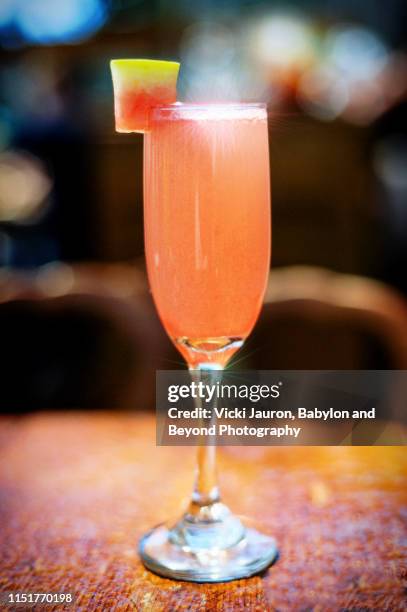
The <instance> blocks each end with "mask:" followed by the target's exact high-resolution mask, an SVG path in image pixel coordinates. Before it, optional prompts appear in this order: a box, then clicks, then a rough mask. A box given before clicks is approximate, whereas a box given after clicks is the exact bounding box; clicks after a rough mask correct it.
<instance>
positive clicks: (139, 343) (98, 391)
mask: <svg viewBox="0 0 407 612" xmlns="http://www.w3.org/2000/svg"><path fill="white" fill-rule="evenodd" d="M0 337H1V348H2V354H3V359H2V385H1V393H0V410H2V411H7V412H19V411H27V410H36V409H59V408H85V409H86V408H97V409H104V408H106V409H112V408H118V409H138V410H142V409H152V408H154V405H155V401H154V392H155V370H156V369H159V368H161V369H170V368H176V367H178V365H177V364H175V365H174V363H173V359H174V358H175V359H178V361H179V362H180V361H181V360H180V358H178V357H177V355H176V352H175V349H174V348H173V347H172V344H171V343H170V341H169V340H168V338H167V337H166V335H165V333H164V331H163V329H162V327H161V325H160V324H159V322H158V320H157V316H156V314H155V310H154V307H153V305H152V302H151V298H150V296H149V293H148V291H147V285H146V280H145V274H144V271H143V270H140V269H138V268H137V267H136V266H130V265H128V266H126V265H98V264H91V265H78V266H75V267H71V266H68V265H66V264H58V265H53V266H45V267H43V268H41V269H39V271H38V272H37V273H35V274H33V275H32V276H30V275H27V274H21V273H20V274H18V273H7V272H3V273H2V275H1V276H0Z"/></svg>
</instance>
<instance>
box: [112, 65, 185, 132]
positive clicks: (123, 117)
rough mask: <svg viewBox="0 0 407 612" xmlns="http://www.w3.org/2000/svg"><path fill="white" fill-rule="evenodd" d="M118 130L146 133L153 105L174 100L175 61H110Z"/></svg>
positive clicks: (175, 84)
mask: <svg viewBox="0 0 407 612" xmlns="http://www.w3.org/2000/svg"><path fill="white" fill-rule="evenodd" d="M110 68H111V71H112V78H113V91H114V111H115V118H116V130H117V131H118V132H147V131H148V129H149V117H150V112H151V109H152V108H154V106H159V105H162V104H172V103H174V102H175V101H176V99H177V78H178V71H179V63H178V62H164V61H159V60H147V59H116V60H112V61H111V62H110Z"/></svg>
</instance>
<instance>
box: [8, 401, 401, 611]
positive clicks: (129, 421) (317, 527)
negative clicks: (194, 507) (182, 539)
mask: <svg viewBox="0 0 407 612" xmlns="http://www.w3.org/2000/svg"><path fill="white" fill-rule="evenodd" d="M219 463H220V471H221V484H222V490H223V493H224V499H225V501H226V502H227V503H229V505H231V506H232V508H233V509H234V510H235V511H236V512H239V513H240V514H246V515H250V516H251V517H253V518H255V519H259V520H260V521H262V522H263V523H264V524H265V525H266V526H267V527H268V528H269V529H270V530H271V531H272V532H273V533H274V534H275V537H276V538H277V540H278V543H279V547H280V552H281V557H280V559H279V561H278V562H277V564H276V565H275V566H273V567H272V568H271V569H270V570H269V571H268V572H266V573H265V574H264V575H263V576H261V577H255V578H251V579H248V580H240V581H236V582H232V583H228V584H218V585H198V584H188V583H182V582H174V581H171V580H166V579H163V578H159V577H158V576H155V575H153V574H151V573H150V572H148V571H146V570H145V569H144V568H143V566H142V565H141V563H140V561H139V559H138V556H137V553H136V542H137V540H138V538H139V537H140V535H141V534H142V533H143V532H144V531H145V530H146V529H147V528H149V527H150V526H152V525H154V524H156V523H158V522H159V521H161V520H162V519H166V518H168V517H170V516H175V515H176V514H177V513H178V512H179V510H180V505H181V504H182V503H185V501H186V499H187V496H188V494H189V491H190V489H191V484H192V478H193V466H194V449H192V448H164V447H162V448H156V447H155V424H154V418H153V417H152V416H150V415H129V414H124V415H123V414H110V413H59V414H57V413H47V414H44V413H43V414H37V415H29V416H25V417H20V418H8V417H3V418H2V421H1V426H0V467H1V475H0V496H1V497H0V500H1V505H0V514H1V516H0V519H1V522H0V532H1V568H0V582H1V589H0V591H2V592H3V591H20V592H21V591H23V592H26V591H35V592H48V591H53V592H56V591H64V592H72V593H74V594H75V595H76V602H75V604H74V606H73V608H72V607H70V608H68V607H66V609H70V610H72V609H74V610H98V611H99V610H109V611H110V610H137V611H147V612H150V611H152V612H168V611H173V610H174V611H175V610H197V611H204V610H222V611H223V610H226V611H230V610H253V611H264V610H279V611H281V612H286V611H290V610H300V611H306V610H313V611H315V612H316V611H320V612H322V611H324V612H325V611H330V610H332V611H339V610H347V611H349V610H353V611H356V610H357V611H360V610H376V611H379V610H380V611H382V610H392V611H394V610H406V606H407V603H406V598H405V591H404V589H405V588H406V581H407V569H406V551H405V549H404V556H403V549H402V545H403V540H404V543H405V541H406V535H407V533H406V522H407V499H406V466H407V453H406V451H405V449H404V448H390V447H387V448H385V447H377V448H361V447H359V448H356V447H353V448H351V447H339V448H333V447H332V448H329V447H326V448H297V449H294V448H265V447H256V448H254V447H251V448H242V447H230V448H224V449H223V450H221V451H220V452H219ZM19 609H22V608H19ZM25 609H29V608H25ZM37 609H39V608H37ZM41 609H47V610H51V609H55V610H62V609H65V608H64V606H62V605H56V606H50V605H49V606H47V608H41Z"/></svg>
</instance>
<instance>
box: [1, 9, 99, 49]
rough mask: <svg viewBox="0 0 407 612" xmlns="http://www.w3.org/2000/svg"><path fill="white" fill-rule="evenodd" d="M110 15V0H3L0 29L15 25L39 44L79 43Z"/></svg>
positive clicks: (24, 37)
mask: <svg viewBox="0 0 407 612" xmlns="http://www.w3.org/2000/svg"><path fill="white" fill-rule="evenodd" d="M107 17H108V5H107V1H106V0H57V1H55V0H1V2H0V28H3V29H6V28H13V27H14V28H15V29H16V30H17V31H18V32H19V33H20V35H21V36H22V38H23V40H25V41H27V42H30V43H36V44H55V43H68V42H77V41H80V40H82V39H84V38H87V37H89V36H91V35H92V34H94V33H95V32H96V31H97V30H99V29H100V28H101V27H102V25H103V24H104V23H105V21H106V19H107Z"/></svg>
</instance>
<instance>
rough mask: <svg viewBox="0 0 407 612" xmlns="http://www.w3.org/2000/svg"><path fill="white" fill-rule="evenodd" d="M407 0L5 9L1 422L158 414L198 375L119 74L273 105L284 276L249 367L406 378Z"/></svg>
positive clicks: (75, 0) (91, 1)
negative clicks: (163, 387)
mask: <svg viewBox="0 0 407 612" xmlns="http://www.w3.org/2000/svg"><path fill="white" fill-rule="evenodd" d="M406 23H407V3H406V2H405V0H388V1H387V2H383V1H382V0H370V1H369V2H366V0H308V1H307V2H305V1H304V0H291V1H289V0H285V1H282V2H272V1H269V2H267V1H265V2H260V1H258V0H216V1H215V0H194V2H188V1H187V0H179V1H172V0H58V2H55V0H30V1H29V2H27V0H1V2H0V264H1V271H0V339H1V348H2V350H1V362H2V364H1V393H0V410H2V411H4V412H19V411H29V410H35V409H58V408H118V409H145V408H152V407H154V387H155V383H154V378H155V370H156V369H176V368H179V367H184V366H183V364H182V360H181V358H180V356H179V355H178V353H177V352H176V351H175V349H174V348H173V347H172V345H171V343H170V341H169V340H168V339H167V337H166V336H165V333H164V331H163V330H162V328H161V326H160V324H159V322H158V319H157V316H156V314H155V311H154V307H153V305H152V301H151V297H150V295H149V293H148V286H147V282H146V276H145V269H144V261H143V219H142V137H141V136H139V135H118V134H115V132H114V122H113V98H112V86H111V80H110V71H109V64H108V63H109V60H110V59H111V58H119V57H149V58H162V59H176V60H179V61H181V73H180V81H179V91H180V98H181V99H182V100H188V101H199V100H202V99H203V98H205V100H206V101H207V100H208V98H209V99H212V100H214V101H216V100H223V101H225V100H233V101H236V100H244V101H250V100H256V101H264V102H267V104H268V109H269V117H270V122H269V124H270V150H271V165H272V188H273V271H272V274H271V277H270V284H269V288H268V291H267V296H266V304H265V307H264V310H263V312H262V315H261V318H260V320H259V323H258V325H257V327H256V329H255V331H254V333H253V335H252V336H251V337H250V339H249V341H248V342H247V345H246V347H245V349H244V350H243V351H242V352H241V353H239V354H238V355H237V357H236V359H235V366H234V367H239V368H263V369H272V368H276V369H283V368H287V369H314V368H315V369H324V368H326V369H380V368H383V369H386V368H394V369H407V314H406V313H407V309H406V296H407V274H406V266H407V124H406V119H407V114H406V100H407V46H406V43H407V37H406V27H405V24H406Z"/></svg>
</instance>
